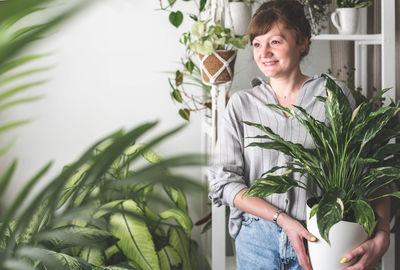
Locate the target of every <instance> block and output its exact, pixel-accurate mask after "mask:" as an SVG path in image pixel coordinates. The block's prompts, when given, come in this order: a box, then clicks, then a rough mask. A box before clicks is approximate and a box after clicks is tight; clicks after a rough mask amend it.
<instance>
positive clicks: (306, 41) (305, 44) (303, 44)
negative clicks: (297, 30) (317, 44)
mask: <svg viewBox="0 0 400 270" xmlns="http://www.w3.org/2000/svg"><path fill="white" fill-rule="evenodd" d="M309 43H310V40H309V39H308V38H303V39H302V40H301V41H300V46H301V52H305V50H306V48H307V47H308V44H309Z"/></svg>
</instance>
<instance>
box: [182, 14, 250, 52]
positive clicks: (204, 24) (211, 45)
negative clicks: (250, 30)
mask: <svg viewBox="0 0 400 270" xmlns="http://www.w3.org/2000/svg"><path fill="white" fill-rule="evenodd" d="M192 34H193V35H194V36H195V37H196V39H195V40H193V41H192V40H191V36H190V35H189V40H190V42H189V46H190V49H191V50H192V51H193V52H195V53H197V54H204V55H210V54H212V53H213V52H214V51H216V50H232V49H234V48H237V49H244V48H245V46H246V44H247V42H248V37H247V35H244V36H235V37H234V36H232V34H231V30H230V29H229V28H225V27H224V26H222V24H221V23H220V22H216V23H215V25H212V24H210V20H204V21H201V20H200V21H196V22H195V23H194V24H193V26H192Z"/></svg>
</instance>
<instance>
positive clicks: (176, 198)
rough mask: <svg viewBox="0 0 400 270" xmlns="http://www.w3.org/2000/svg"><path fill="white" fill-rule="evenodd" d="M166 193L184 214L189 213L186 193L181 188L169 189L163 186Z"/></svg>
mask: <svg viewBox="0 0 400 270" xmlns="http://www.w3.org/2000/svg"><path fill="white" fill-rule="evenodd" d="M163 188H164V190H165V192H166V193H167V194H168V197H169V198H170V199H171V200H172V201H173V202H174V204H175V206H176V207H178V208H179V209H181V210H182V211H183V212H185V213H188V206H187V200H186V196H185V193H183V191H182V190H181V189H179V188H173V187H169V186H167V185H163Z"/></svg>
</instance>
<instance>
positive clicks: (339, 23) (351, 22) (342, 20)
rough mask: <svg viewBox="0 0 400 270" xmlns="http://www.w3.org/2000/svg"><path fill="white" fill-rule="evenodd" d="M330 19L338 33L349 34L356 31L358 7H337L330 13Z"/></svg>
mask: <svg viewBox="0 0 400 270" xmlns="http://www.w3.org/2000/svg"><path fill="white" fill-rule="evenodd" d="M331 21H332V23H333V25H334V26H335V27H336V29H337V30H338V32H339V34H342V35H350V34H355V33H357V26H358V9H357V8H337V9H336V10H335V11H334V12H332V14H331Z"/></svg>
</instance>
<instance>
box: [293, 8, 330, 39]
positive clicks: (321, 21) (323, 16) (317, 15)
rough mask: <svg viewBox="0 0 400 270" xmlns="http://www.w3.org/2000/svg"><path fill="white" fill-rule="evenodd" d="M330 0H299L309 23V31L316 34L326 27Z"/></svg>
mask: <svg viewBox="0 0 400 270" xmlns="http://www.w3.org/2000/svg"><path fill="white" fill-rule="evenodd" d="M331 2H332V1H331V0H300V3H302V4H303V5H304V9H305V13H306V16H307V19H308V21H309V22H310V25H311V31H312V33H313V34H314V35H318V34H320V33H321V31H322V30H324V29H326V28H327V22H328V18H329V5H330V4H331Z"/></svg>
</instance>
